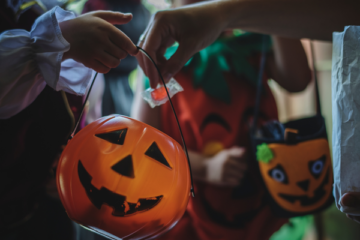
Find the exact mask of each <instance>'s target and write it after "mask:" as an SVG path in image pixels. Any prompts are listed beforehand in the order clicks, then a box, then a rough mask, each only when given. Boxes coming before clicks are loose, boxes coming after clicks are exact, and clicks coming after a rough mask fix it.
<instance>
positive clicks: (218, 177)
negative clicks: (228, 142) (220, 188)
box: [205, 147, 247, 186]
mask: <svg viewBox="0 0 360 240" xmlns="http://www.w3.org/2000/svg"><path fill="white" fill-rule="evenodd" d="M205 165H206V169H207V176H206V180H207V181H209V182H212V183H215V184H220V185H229V186H236V185H239V184H240V183H241V180H242V179H243V177H244V175H245V171H246V170H247V163H246V154H245V149H244V148H241V147H232V148H230V149H225V150H222V151H220V152H219V153H218V154H216V155H215V156H213V157H211V158H208V159H207V160H205Z"/></svg>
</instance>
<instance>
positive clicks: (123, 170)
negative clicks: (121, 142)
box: [111, 155, 135, 178]
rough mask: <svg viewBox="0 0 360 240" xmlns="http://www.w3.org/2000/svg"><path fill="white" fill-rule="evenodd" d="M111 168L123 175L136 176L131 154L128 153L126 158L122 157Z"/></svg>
mask: <svg viewBox="0 0 360 240" xmlns="http://www.w3.org/2000/svg"><path fill="white" fill-rule="evenodd" d="M111 169H112V170H114V171H115V172H117V173H119V174H121V175H123V176H126V177H129V178H134V177H135V175H134V165H133V162H132V157H131V155H128V156H126V157H125V158H123V159H121V160H120V161H119V162H117V163H116V164H115V165H113V166H112V167H111Z"/></svg>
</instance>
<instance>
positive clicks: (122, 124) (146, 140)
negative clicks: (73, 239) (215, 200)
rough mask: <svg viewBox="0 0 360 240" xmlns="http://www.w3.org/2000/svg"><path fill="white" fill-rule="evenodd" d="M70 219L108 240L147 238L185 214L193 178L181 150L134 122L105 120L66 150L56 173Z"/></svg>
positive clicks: (120, 118)
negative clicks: (115, 239) (115, 238)
mask: <svg viewBox="0 0 360 240" xmlns="http://www.w3.org/2000/svg"><path fill="white" fill-rule="evenodd" d="M57 184H58V187H59V194H60V198H61V201H62V203H63V205H64V207H65V209H66V211H67V214H68V215H69V217H70V218H71V219H73V220H74V221H76V222H78V223H80V224H81V225H83V226H85V227H87V228H90V229H92V230H94V231H96V232H98V233H101V234H104V235H106V236H109V237H114V236H116V237H119V238H122V239H143V238H149V237H155V236H157V235H158V234H159V233H162V232H164V231H166V230H167V229H169V228H171V227H172V226H173V225H174V224H176V222H177V221H178V220H179V219H180V218H181V216H182V215H183V213H184V212H185V209H186V206H187V203H188V199H189V193H190V174H189V167H188V164H187V161H186V156H185V153H184V151H183V149H182V147H181V146H180V145H179V144H178V143H177V142H176V141H175V140H173V139H172V138H170V137H169V136H166V135H165V134H164V133H162V132H160V131H158V130H157V129H155V128H153V127H151V126H148V125H146V124H144V123H142V122H139V121H136V120H134V119H131V118H128V117H124V116H119V115H117V116H116V115H114V116H108V117H103V118H100V119H98V120H96V121H95V122H93V123H91V124H90V125H88V126H86V127H85V128H84V129H82V130H81V131H80V132H79V133H78V134H76V135H75V137H74V138H73V139H72V140H71V141H70V143H69V144H68V145H67V146H66V148H65V149H64V151H63V154H62V155H61V158H60V162H59V165H58V169H57Z"/></svg>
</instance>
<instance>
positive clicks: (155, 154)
mask: <svg viewBox="0 0 360 240" xmlns="http://www.w3.org/2000/svg"><path fill="white" fill-rule="evenodd" d="M145 155H146V156H149V157H151V158H152V159H154V160H156V161H158V162H160V163H162V164H164V165H165V166H167V167H168V168H171V167H170V164H169V163H168V162H167V161H166V159H165V157H164V155H163V154H162V153H161V151H160V149H159V147H158V145H157V144H156V142H153V143H152V144H151V146H150V147H149V149H148V150H147V151H146V153H145Z"/></svg>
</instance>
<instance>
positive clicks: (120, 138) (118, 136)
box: [95, 128, 127, 145]
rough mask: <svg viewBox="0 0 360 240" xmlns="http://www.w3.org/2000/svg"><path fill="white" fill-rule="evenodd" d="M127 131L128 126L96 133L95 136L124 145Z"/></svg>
mask: <svg viewBox="0 0 360 240" xmlns="http://www.w3.org/2000/svg"><path fill="white" fill-rule="evenodd" d="M126 133H127V128H125V129H121V130H116V131H112V132H107V133H99V134H95V136H97V137H98V138H101V139H104V140H106V141H108V142H111V143H114V144H118V145H123V144H124V141H125V136H126Z"/></svg>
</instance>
